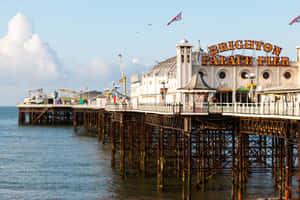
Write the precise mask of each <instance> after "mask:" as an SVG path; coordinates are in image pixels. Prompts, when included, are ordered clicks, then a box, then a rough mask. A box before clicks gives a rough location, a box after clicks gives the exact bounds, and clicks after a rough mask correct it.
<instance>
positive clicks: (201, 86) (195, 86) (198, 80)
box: [178, 72, 216, 92]
mask: <svg viewBox="0 0 300 200" xmlns="http://www.w3.org/2000/svg"><path fill="white" fill-rule="evenodd" d="M178 90H186V91H189V92H190V91H192V92H196V91H199V92H215V91H216V89H215V88H211V87H209V86H208V85H207V83H206V82H205V81H204V79H203V74H201V72H198V73H195V74H194V75H193V77H192V79H191V81H190V82H189V83H188V84H187V85H186V86H185V87H183V88H180V89H178Z"/></svg>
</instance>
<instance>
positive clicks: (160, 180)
mask: <svg viewBox="0 0 300 200" xmlns="http://www.w3.org/2000/svg"><path fill="white" fill-rule="evenodd" d="M163 140H164V129H163V128H162V127H160V128H159V137H158V146H157V190H158V191H160V192H162V191H163V189H164V141H163Z"/></svg>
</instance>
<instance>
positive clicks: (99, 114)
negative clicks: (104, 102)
mask: <svg viewBox="0 0 300 200" xmlns="http://www.w3.org/2000/svg"><path fill="white" fill-rule="evenodd" d="M112 125H113V124H112ZM112 131H113V130H112ZM97 139H98V142H100V140H101V112H98V118H97Z"/></svg>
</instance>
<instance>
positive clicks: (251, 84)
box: [246, 73, 256, 101]
mask: <svg viewBox="0 0 300 200" xmlns="http://www.w3.org/2000/svg"><path fill="white" fill-rule="evenodd" d="M246 77H247V79H250V100H251V101H253V100H254V91H253V85H254V83H253V82H254V79H255V77H256V75H255V73H250V74H249V75H248V74H246Z"/></svg>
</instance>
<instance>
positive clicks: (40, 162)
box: [0, 107, 275, 200]
mask: <svg viewBox="0 0 300 200" xmlns="http://www.w3.org/2000/svg"><path fill="white" fill-rule="evenodd" d="M0 152H1V154H0V176H1V181H0V199H72V200H74V199H75V200H76V199H87V200H89V199H132V200H134V199H144V200H148V199H149V200H150V199H164V200H166V199H181V190H180V189H181V188H180V187H179V188H178V190H176V189H173V190H170V191H168V192H164V193H158V192H157V191H156V177H147V178H143V177H133V176H130V177H128V179H127V180H125V181H124V180H122V179H121V177H120V176H119V174H118V170H116V169H112V168H111V167H110V145H109V144H106V145H102V144H99V143H98V142H97V139H96V138H93V137H86V136H82V135H75V134H74V133H73V129H72V127H29V126H27V127H26V126H25V127H18V126H17V109H16V108H13V107H11V108H0ZM259 175H260V177H252V178H250V179H249V183H248V185H249V187H248V190H247V193H249V196H252V197H266V196H275V195H274V193H273V187H272V184H271V177H270V176H269V177H266V176H265V175H264V174H259ZM257 179H259V180H260V181H259V183H257V182H258V181H257ZM230 180H231V179H230V177H224V176H220V177H219V178H216V179H214V180H212V181H210V183H209V187H211V188H214V190H208V191H207V192H205V193H201V192H193V197H195V198H197V199H230V192H231V184H230Z"/></svg>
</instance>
